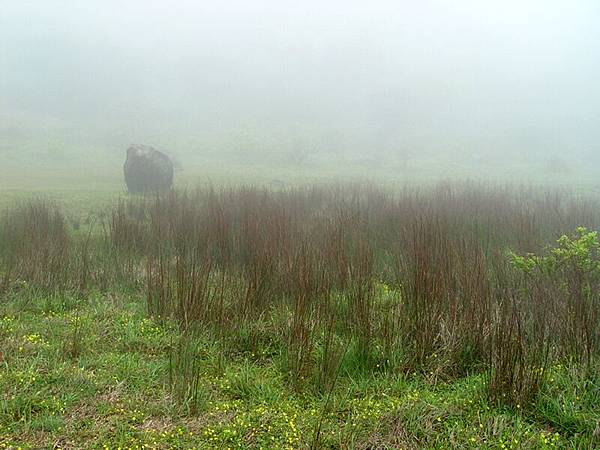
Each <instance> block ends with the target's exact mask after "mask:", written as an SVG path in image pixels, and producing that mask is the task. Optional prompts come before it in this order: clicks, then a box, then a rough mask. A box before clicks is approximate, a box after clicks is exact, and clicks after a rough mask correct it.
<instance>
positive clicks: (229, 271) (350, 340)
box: [0, 175, 600, 449]
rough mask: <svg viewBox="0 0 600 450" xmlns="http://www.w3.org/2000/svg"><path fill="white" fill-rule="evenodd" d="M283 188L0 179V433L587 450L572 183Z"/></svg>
mask: <svg viewBox="0 0 600 450" xmlns="http://www.w3.org/2000/svg"><path fill="white" fill-rule="evenodd" d="M250 178H251V177H250ZM270 178H271V177H270V176H264V175H263V178H262V179H263V181H264V183H263V186H268V185H269V181H268V180H269V179H270ZM273 178H274V177H273ZM193 179H194V177H191V176H190V178H189V180H190V183H192V181H193ZM248 180H249V182H251V181H253V180H251V179H248ZM182 184H185V183H184V182H183V180H182ZM101 185H102V186H103V187H101V188H100V187H98V186H101ZM290 185H291V186H292V187H293V186H294V184H292V183H290ZM299 185H300V183H298V184H297V185H296V187H295V188H293V189H289V190H284V191H283V192H280V191H270V190H263V189H262V188H251V187H246V188H243V187H232V188H223V189H220V188H218V189H214V190H211V189H208V188H205V189H202V190H201V191H199V192H191V191H190V192H188V193H187V194H186V193H179V194H171V195H170V196H167V197H164V198H154V199H146V200H144V199H137V198H132V199H129V198H126V197H125V196H124V194H123V193H122V191H121V188H120V187H118V186H119V184H118V181H117V177H116V176H115V177H114V178H110V177H109V178H108V179H107V181H106V182H105V183H104V184H102V183H100V184H98V185H97V186H95V187H94V189H90V190H89V191H87V190H81V189H77V188H76V187H75V185H74V186H72V187H69V186H66V185H64V184H60V183H58V184H55V187H54V188H53V189H49V190H46V191H45V194H44V198H45V200H42V201H40V200H35V201H33V202H31V201H30V199H31V198H32V197H34V198H35V197H38V196H39V193H40V190H39V189H38V188H37V187H36V186H35V185H32V186H30V187H29V188H28V189H24V188H23V187H20V188H17V187H15V189H14V190H8V189H7V190H6V191H5V193H6V195H5V198H4V199H3V206H4V212H3V216H2V217H3V218H2V228H1V230H2V236H1V240H0V243H1V247H2V270H1V271H0V273H1V274H2V277H1V278H2V280H1V281H0V288H1V289H0V292H1V293H2V296H1V300H0V392H1V397H0V405H1V406H0V448H63V449H67V448H110V449H113V448H115V449H116V448H207V449H208V448H264V449H279V448H290V449H298V448H330V449H337V448H341V449H354V448H356V449H418V448H438V449H446V448H490V449H491V448H494V449H496V448H497V449H505V448H513V449H517V448H532V449H533V448H572V449H575V448H579V449H591V448H599V447H600V436H599V434H600V422H599V421H600V375H599V373H600V371H599V370H598V369H599V366H598V355H599V350H600V345H599V344H600V335H599V330H600V323H599V317H600V316H599V315H598V310H599V309H600V297H599V295H600V289H599V286H600V255H599V249H600V245H599V244H598V238H597V235H595V234H594V233H593V232H588V231H586V230H579V231H576V230H577V227H579V226H586V227H587V228H588V230H594V229H598V226H600V208H598V202H597V198H596V197H594V196H592V197H586V198H581V197H579V196H572V195H570V194H568V193H561V192H559V191H555V190H548V191H540V190H538V189H517V188H510V187H494V186H488V185H480V184H466V185H460V184H443V185H435V186H433V187H430V188H422V189H417V188H407V187H404V188H397V189H396V190H394V189H393V188H380V187H374V186H370V185H360V186H359V185H337V184H336V185H326V184H324V183H321V184H319V185H318V186H315V185H314V184H312V185H308V186H305V187H297V186H299ZM289 187H290V186H288V188H289ZM119 198H122V200H121V202H120V203H118V199H119ZM55 201H59V202H60V205H58V206H57V204H56V203H55ZM61 205H62V206H61ZM562 235H566V237H565V238H563V239H562V240H561V241H560V242H557V240H558V239H559V237H560V236H562ZM552 249H554V250H552ZM509 251H514V254H511V253H510V252H509ZM533 254H535V255H537V256H532V255H533Z"/></svg>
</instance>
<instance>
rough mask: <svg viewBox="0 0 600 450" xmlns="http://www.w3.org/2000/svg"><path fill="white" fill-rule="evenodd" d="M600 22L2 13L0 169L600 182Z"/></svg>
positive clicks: (18, 7)
mask: <svg viewBox="0 0 600 450" xmlns="http://www.w3.org/2000/svg"><path fill="white" fill-rule="evenodd" d="M599 23H600V2H598V1H596V0H590V1H577V0H575V1H571V2H567V1H551V0H540V1H527V0H523V1H517V0H510V1H506V0H504V1H479V0H454V1H452V0H447V1H441V0H439V1H423V2H415V1H403V0H397V1H388V2H381V1H337V0H328V1H315V0H305V1H302V2H297V1H289V0H272V1H268V0H238V1H227V0H225V1H209V0H203V1H191V0H189V1H182V0H179V1H166V0H160V1H159V0H154V1H151V0H143V1H142V0H127V1H122V0H121V1H115V0H86V1H77V2H76V1H72V0H63V1H60V0H32V1H27V0H0V154H6V155H7V156H8V157H9V158H13V159H14V160H17V159H19V158H25V155H26V156H27V158H30V159H27V160H28V161H49V160H55V159H57V158H58V159H60V158H62V160H64V161H67V162H68V161H69V160H70V159H73V158H81V157H82V156H83V155H90V158H91V157H92V156H93V158H94V159H96V160H98V159H101V158H104V157H105V156H106V158H114V159H118V158H121V156H122V152H124V150H125V148H126V147H127V146H128V145H129V144H131V143H145V144H150V145H155V146H157V147H159V148H164V149H167V150H169V151H170V152H172V154H174V155H176V156H177V158H178V159H180V160H181V161H182V163H183V164H185V163H186V161H188V160H189V161H191V160H199V159H202V158H212V159H222V160H223V161H237V162H242V163H246V162H255V161H260V162H261V163H272V164H288V163H290V164H297V165H302V164H308V165H309V166H310V167H317V166H318V165H319V164H324V165H327V164H337V163H339V164H342V162H343V163H348V164H359V165H360V164H364V165H365V167H368V166H369V165H370V164H375V163H376V162H385V163H388V162H389V164H397V165H398V167H407V165H408V167H410V166H411V165H415V166H418V165H427V164H446V163H449V162H457V161H458V162H465V164H468V165H469V167H477V164H483V162H487V163H488V164H489V163H491V164H492V167H493V165H494V164H498V165H501V164H513V163H514V164H521V165H536V164H537V165H540V164H541V165H547V166H548V167H554V168H557V170H559V169H560V168H562V167H569V168H574V169H573V170H579V169H580V168H583V169H589V168H590V167H594V164H595V167H600V26H599ZM38 157H39V158H38ZM432 162H433V163H432ZM40 164H41V162H40ZM555 166H556V167H555ZM598 172H600V169H598V170H597V171H596V173H598Z"/></svg>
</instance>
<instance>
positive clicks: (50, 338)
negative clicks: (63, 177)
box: [0, 285, 600, 449]
mask: <svg viewBox="0 0 600 450" xmlns="http://www.w3.org/2000/svg"><path fill="white" fill-rule="evenodd" d="M179 338H180V334H179V332H178V331H177V327H176V326H175V324H169V323H162V324H159V323H157V322H155V321H154V320H152V319H149V318H147V317H146V314H145V310H144V307H143V302H142V301H141V299H136V298H131V297H128V296H127V295H124V294H119V293H115V294H114V295H110V296H102V295H90V296H89V297H87V298H85V299H77V298H70V297H62V296H56V297H54V296H47V295H44V294H41V293H39V292H36V291H35V290H32V289H30V288H29V287H28V286H26V285H23V286H20V287H19V288H18V289H16V290H15V292H13V293H12V294H11V295H10V298H9V299H8V300H5V301H3V303H2V305H1V307H0V339H1V342H2V354H1V357H2V361H1V367H2V368H1V370H0V392H2V400H1V409H0V448H19V447H21V448H111V449H112V448H119V447H120V448H194V447H195V448H292V449H294V448H306V447H310V445H311V444H312V443H313V442H314V441H315V433H316V430H317V429H318V428H319V423H321V424H322V427H321V437H320V445H321V446H322V447H323V448H363V449H373V448H382V449H383V448H440V449H443V448H498V449H503V448H594V445H597V444H595V442H596V443H597V441H594V440H593V436H592V432H593V427H594V425H595V420H596V419H597V418H598V416H599V414H600V404H599V403H598V393H597V392H594V389H598V385H599V384H598V383H600V380H599V379H598V378H596V383H597V384H596V386H595V387H594V386H589V385H585V384H581V383H576V382H574V380H576V379H577V378H578V377H577V376H575V375H574V374H572V373H571V371H570V370H569V369H568V368H566V367H564V366H562V365H556V366H555V367H552V369H551V375H550V376H549V380H548V386H547V388H546V390H545V391H544V392H543V393H542V395H541V396H540V399H539V400H538V403H537V405H536V407H535V408H534V409H533V410H530V411H528V412H523V411H521V410H520V408H505V407H499V408H494V407H490V406H489V404H488V402H487V399H486V396H485V392H484V388H483V383H484V377H483V376H481V375H473V376H468V377H465V378H462V379H460V380H458V381H453V382H444V381H441V380H437V379H436V377H435V376H434V374H431V376H427V374H422V375H410V374H408V375H391V374H386V373H385V372H384V371H382V372H381V373H379V374H374V375H371V376H364V377H356V378H346V377H344V378H342V379H341V380H340V381H339V384H338V385H337V387H336V388H335V390H334V393H333V395H332V396H331V397H330V398H329V401H328V399H327V396H323V395H317V394H311V393H302V394H295V393H293V392H292V391H290V390H289V389H288V388H287V387H286V385H285V383H284V381H283V380H282V377H281V374H280V372H279V371H278V370H277V369H276V367H275V366H274V365H272V364H269V363H267V362H263V363H261V362H260V359H257V358H256V356H255V355H245V354H244V353H243V352H239V353H236V354H230V355H228V357H227V358H226V359H223V358H222V354H221V352H220V349H219V347H218V346H216V345H215V344H214V343H213V342H211V341H210V340H208V339H202V338H198V340H197V345H198V347H199V349H198V350H199V352H201V354H202V355H203V358H202V362H201V365H202V369H201V371H200V379H199V381H198V383H199V385H200V386H201V389H200V392H201V393H202V394H201V395H202V398H201V399H200V401H199V402H198V408H199V409H198V411H195V412H194V413H193V414H190V411H189V410H188V409H186V405H181V404H180V403H179V402H176V401H175V400H174V399H173V398H172V390H171V389H170V388H169V348H170V347H171V346H172V345H173V343H174V342H177V341H178V339H179ZM265 361H266V360H265ZM550 424H553V425H550Z"/></svg>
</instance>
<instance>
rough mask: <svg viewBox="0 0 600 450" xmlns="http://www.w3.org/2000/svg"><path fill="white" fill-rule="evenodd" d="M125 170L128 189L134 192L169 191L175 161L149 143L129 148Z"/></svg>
mask: <svg viewBox="0 0 600 450" xmlns="http://www.w3.org/2000/svg"><path fill="white" fill-rule="evenodd" d="M123 171H124V172H125V183H126V184H127V190H128V191H129V192H130V193H132V194H144V193H151V192H161V191H167V190H169V189H170V188H171V186H172V185H173V163H172V162H171V160H170V159H169V157H168V156H167V155H165V154H164V153H162V152H159V151H158V150H156V149H154V148H152V147H150V146H147V145H132V146H131V147H129V148H128V149H127V160H126V161H125V165H124V167H123Z"/></svg>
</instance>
